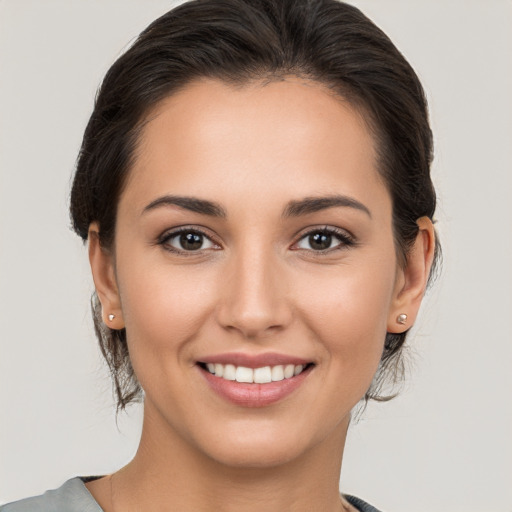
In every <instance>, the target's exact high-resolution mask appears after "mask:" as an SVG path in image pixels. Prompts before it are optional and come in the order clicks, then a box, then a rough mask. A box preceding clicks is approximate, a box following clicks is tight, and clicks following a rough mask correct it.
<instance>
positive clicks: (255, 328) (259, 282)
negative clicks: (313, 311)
mask: <svg viewBox="0 0 512 512" xmlns="http://www.w3.org/2000/svg"><path fill="white" fill-rule="evenodd" d="M228 266H229V268H228V270H227V273H226V282H225V293H224V294H223V297H224V299H223V301H222V304H221V305H220V315H219V320H220V321H221V323H222V324H223V325H224V327H226V328H232V329H236V330H238V331H240V332H241V333H242V334H243V335H244V336H245V337H249V338H254V337H258V336H261V335H265V334H268V333H269V332H270V330H272V331H274V330H276V329H279V328H283V327H284V326H285V325H287V323H288V322H289V320H290V318H291V312H290V310H289V306H288V304H287V303H286V283H285V279H284V276H283V272H282V271H281V272H280V265H279V260H278V256H277V254H276V253H275V251H274V250H273V248H272V247H271V246H270V243H269V241H268V240H266V241H264V242H261V241H260V242H258V241H257V240H255V239H252V240H247V241H246V243H243V244H241V245H240V246H239V247H238V248H237V249H236V250H234V251H233V254H232V255H231V258H230V261H229V263H228ZM280 274H281V275H280Z"/></svg>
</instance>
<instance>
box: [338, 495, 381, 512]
mask: <svg viewBox="0 0 512 512" xmlns="http://www.w3.org/2000/svg"><path fill="white" fill-rule="evenodd" d="M343 497H344V498H345V499H346V500H347V501H348V502H349V503H350V504H351V505H352V506H353V507H355V508H356V510H359V512H379V511H378V510H377V509H376V508H375V507H372V506H371V505H370V504H369V503H366V501H363V500H362V499H361V498H356V497H355V496H350V495H349V494H344V495H343Z"/></svg>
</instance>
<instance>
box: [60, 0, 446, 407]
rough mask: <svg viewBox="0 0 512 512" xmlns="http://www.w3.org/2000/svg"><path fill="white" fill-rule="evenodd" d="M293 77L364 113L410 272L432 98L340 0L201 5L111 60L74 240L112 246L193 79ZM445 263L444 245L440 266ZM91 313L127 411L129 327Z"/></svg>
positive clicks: (380, 392) (396, 352)
mask: <svg viewBox="0 0 512 512" xmlns="http://www.w3.org/2000/svg"><path fill="white" fill-rule="evenodd" d="M286 75H296V76H300V77H305V78H308V79H311V80H314V81H317V82H319V83H321V84H324V85H326V86H328V87H329V88H331V89H332V90H333V91H334V92H336V93H337V94H338V95H339V96H340V97H342V98H344V99H346V100H347V101H349V103H351V104H352V105H353V106H354V107H356V108H357V109H359V110H360V111H361V112H362V114H363V117H364V118H365V119H366V121H367V123H368V125H369V126H370V127H371V130H372V134H373V136H374V139H375V142H376V147H377V152H378V158H379V162H378V171H379V172H380V174H381V176H382V177H383V179H384V182H385V183H386V185H387V187H388V190H389V192H390V195H391V198H392V204H393V229H394V236H395V245H396V250H397V255H398V258H399V262H400V264H401V265H405V264H406V261H407V255H408V251H409V249H410V247H411V245H412V243H413V242H414V240H415V239H416V235H417V233H418V225H417V223H416V221H417V219H418V218H420V217H423V216H427V217H429V218H430V219H432V218H433V216H434V212H435V207H436V195H435V191H434V187H433V184H432V181H431V178H430V164H431V161H432V155H433V152H432V133H431V130H430V126H429V121H428V111H427V102H426V99H425V94H424V91H423V88H422V86H421V84H420V82H419V79H418V77H417V76H416V73H415V72H414V70H413V69H412V67H411V66H410V65H409V64H408V62H407V61H406V60H405V58H404V57H403V56H402V54H401V53H400V52H399V51H398V49H397V48H396V47H395V46H394V45H393V43H392V42H391V41H390V40H389V38H388V37H387V36H386V35H385V34H384V33H383V32H382V31H381V30H380V29H379V28H378V27H377V26H376V25H375V24H374V23H373V22H372V21H370V20H369V19H368V18H367V17H366V16H364V14H362V13H361V12H360V11H359V10H358V9H357V8H356V7H353V6H351V5H348V4H345V3H342V2H340V1H338V0H193V1H190V2H187V3H184V4H181V5H179V6H178V7H176V8H174V9H172V10H171V11H169V12H168V13H166V14H164V15H163V16H161V17H160V18H158V19H157V20H155V21H154V22H153V23H151V24H150V25H149V26H148V27H147V28H146V29H145V30H144V31H143V32H142V33H141V34H140V36H139V37H138V38H137V39H136V41H135V42H134V44H133V45H132V46H131V47H130V48H129V49H128V50H127V51H126V52H125V53H124V54H123V55H122V56H121V57H119V59H118V60H117V61H116V62H115V63H114V64H113V65H112V67H111V68H110V70H109V71H108V72H107V74H106V76H105V78H104V80H103V83H102V85H101V87H100V89H99V91H98V94H97V96H96V102H95V106H94V111H93V113H92V115H91V118H90V120H89V122H88V124H87V127H86V130H85V133H84V138H83V142H82V146H81V149H80V153H79V156H78V159H77V167H76V173H75V176H74V181H73V186H72V191H71V204H70V213H71V219H72V225H73V228H74V230H75V231H76V233H77V234H78V235H79V236H80V237H82V239H83V240H84V241H85V240H87V237H88V229H89V225H90V224H91V222H95V221H96V222H98V223H99V226H100V233H99V237H100V244H101V246H102V247H103V248H104V249H105V250H109V249H110V248H111V247H112V244H113V241H114V237H115V225H116V212H117V205H118V200H119V197H120V194H121V193H122V190H123V185H124V183H125V182H126V177H127V175H128V173H129V171H130V168H131V164H132V162H133V159H134V155H135V150H136V147H137V142H138V137H139V134H140V131H141V129H142V127H143V124H144V121H145V118H146V116H147V115H148V113H149V112H150V111H151V110H152V109H153V108H154V107H155V106H156V105H157V104H158V103H159V102H160V101H161V100H163V99H164V98H166V97H168V96H169V95H172V94H173V93H175V92H176V91H178V90H179V89H180V88H183V87H184V86H186V85H187V84H188V83H190V82H191V81H193V80H195V79H200V78H214V79H219V80H222V81H225V82H227V83H231V84H234V85H244V84H246V83H248V82H253V81H257V80H270V81H272V80H279V79H281V78H282V77H284V76H286ZM439 256H440V252H439V244H436V255H435V260H434V266H433V271H434V270H435V266H436V265H435V263H436V262H437V261H438V260H439ZM431 275H432V273H431ZM92 309H93V318H94V325H95V330H96V334H97V337H98V340H99V344H100V348H101V351H102V354H103V356H104V357H105V359H106V362H107V364H108V367H109V369H110V372H111V376H112V379H113V386H114V391H115V395H116V399H117V408H118V410H122V409H124V408H125V407H126V406H127V405H128V404H129V403H130V402H132V401H138V400H140V399H141V397H142V390H141V388H140V385H139V383H138V381H137V378H136V376H135V374H134V371H133V368H132V366H131V362H130V357H129V353H128V347H127V342H126V332H125V330H124V329H123V330H113V329H110V328H109V327H107V326H106V325H105V324H104V323H103V321H102V318H101V305H100V303H99V300H98V298H97V296H96V294H94V295H93V298H92ZM406 334H407V333H406V332H405V333H402V334H393V333H388V334H387V335H386V339H385V343H384V351H383V354H382V358H381V362H380V365H379V368H378V371H377V373H376V375H375V378H374V380H373V382H372V385H371V386H370V389H368V391H367V393H366V395H365V400H366V401H368V400H370V399H373V400H380V401H383V400H388V399H390V398H392V397H393V396H395V395H393V394H391V395H386V393H384V391H385V390H386V388H387V385H388V384H389V383H391V384H396V383H398V382H399V381H401V380H402V377H403V369H404V365H403V345H404V342H405V339H406Z"/></svg>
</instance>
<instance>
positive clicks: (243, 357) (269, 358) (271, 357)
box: [198, 352, 312, 368]
mask: <svg viewBox="0 0 512 512" xmlns="http://www.w3.org/2000/svg"><path fill="white" fill-rule="evenodd" d="M198 362H199V363H205V364H208V363H214V364H215V363H218V364H232V365H234V366H244V367H246V368H262V367H264V366H277V365H286V364H294V365H299V364H302V365H304V366H305V365H307V364H308V363H312V361H311V360H309V361H308V360H306V359H303V358H301V357H296V356H291V355H287V354H279V353H276V352H266V353H263V354H244V353H241V352H229V353H224V354H212V355H209V356H205V357H203V358H201V359H199V360H198Z"/></svg>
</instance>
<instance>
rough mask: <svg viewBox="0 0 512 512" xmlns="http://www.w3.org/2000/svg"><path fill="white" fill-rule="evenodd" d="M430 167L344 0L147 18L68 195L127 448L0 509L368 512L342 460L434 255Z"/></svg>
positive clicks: (417, 130) (393, 368) (102, 106)
mask: <svg viewBox="0 0 512 512" xmlns="http://www.w3.org/2000/svg"><path fill="white" fill-rule="evenodd" d="M431 153H432V138H431V132H430V128H429V124H428V116H427V110H426V101H425V98H424V94H423V91H422V88H421V85H420V83H419V81H418V79H417V77H416V75H415V73H414V71H413V70H412V69H411V67H410V66H409V65H408V63H407V62H406V61H405V60H404V58H403V57H402V55H401V54H400V53H399V52H398V50H397V49H396V48H395V47H394V46H393V45H392V43H391V42H390V41H389V39H388V38H387V37H386V36H385V35H384V34H383V33H382V32H381V31H380V30H379V29H378V28H377V27H375V26H374V25H373V24H372V23H371V22H370V21H369V20H368V19H367V18H365V17H364V16H363V15H362V14H361V13H360V12H359V11H358V10H357V9H356V8H354V7H351V6H348V5H345V4H342V3H339V2H337V1H335V0H320V1H307V0H300V1H297V0H259V1H256V2H255V1H254V0H251V1H249V0H223V1H220V0H218V1H217V0H208V1H194V2H190V3H187V4H183V5H182V6H179V7H177V8H176V9H174V10H172V11H170V12H169V13H167V14H166V15H164V16H163V17H161V18H160V19H158V20H156V21H155V22H154V23H152V24H151V25H150V26H149V27H148V28H147V29H146V30H145V31H144V32H143V33H142V34H141V35H140V37H139V38H138V40H137V41H136V42H135V44H134V45H133V46H132V47H131V48H130V49H129V50H128V51H127V52H126V53H125V54H124V55H123V56H121V57H120V58H119V59H118V61H117V62H116V63H115V64H114V65H113V66H112V68H111V69H110V70H109V72H108V73H107V75H106V77H105V80H104V82H103V84H102V87H101V90H100V92H99V94H98V97H97V101H96V105H95V109H94V112H93V114H92V116H91V119H90V121H89V124H88V126H87V129H86V132H85V135H84V140H83V144H82V149H81V152H80V156H79V160H78V164H77V171H76V175H75V178H74V183H73V189H72V194H71V215H72V219H73V224H74V227H75V230H76V232H77V233H78V234H79V235H80V236H81V237H82V238H83V239H84V240H87V241H88V246H89V258H90V263H91V269H92V273H93V278H94V282H95V287H96V296H95V298H94V301H93V312H94V318H95V326H96V332H97V335H98V338H99V341H100V347H101V349H102V352H103V354H104V356H105V358H106V360H107V362H108V364H109V367H110V369H111V373H112V376H113V380H114V389H115V391H116V396H117V399H118V408H119V409H123V408H125V407H126V406H127V405H128V404H129V403H130V402H132V401H134V400H138V399H143V400H144V425H143V431H142V436H141V441H140V445H139V449H138V451H137V454H136V455H135V457H134V459H133V460H132V461H131V462H130V463H129V464H128V465H126V466H125V467H124V468H121V469H120V470H119V471H117V472H115V473H113V474H111V475H107V476H103V477H89V478H87V477H81V478H74V479H71V480H69V481H67V482H66V483H65V484H64V485H63V486H62V487H61V488H60V489H58V490H56V491H51V492H48V493H46V494H45V495H43V496H41V497H36V498H30V499H28V500H22V501H21V502H17V503H13V504H10V505H6V506H5V507H2V511H4V512H10V511H17V510H41V509H43V510H44V509H48V510H49V509H51V510H64V509H65V510H104V511H106V512H113V511H120V510H123V511H130V510H180V511H181V510H184V511H185V510H198V511H199V510H226V511H230V510H237V511H240V510H243V511H252V510H265V511H273V510H294V511H306V510H307V511H311V510H319V511H341V510H352V511H353V510H361V511H371V510H375V509H374V508H373V507H371V506H370V505H368V504H366V503H364V502H363V501H362V500H360V499H358V498H354V497H351V496H348V495H340V494H339V489H338V482H339V474H340V470H341V461H342V456H343V449H344V444H345V437H346V432H347V428H348V425H349V422H350V416H351V411H352V410H353V409H354V407H355V406H356V405H357V404H358V403H360V402H361V400H363V401H365V400H366V401H368V400H371V399H376V400H383V399H386V398H388V396H387V395H386V389H385V388H386V383H387V380H389V378H391V379H393V376H394V375H396V372H397V371H399V370H400V362H401V359H400V357H401V350H402V347H403V343H404V341H405V337H406V333H407V331H408V329H409V328H410V327H411V326H412V325H413V324H414V321H415V318H416V315H417V313H418V310H419V307H420V304H421V300H422V297H423V294H424V292H425V288H426V286H427V283H428V280H429V276H430V274H431V270H432V268H433V266H434V262H435V260H436V254H437V244H436V241H435V238H436V236H435V231H434V228H433V224H432V218H433V215H434V211H435V193H434V190H433V187H432V183H431V180H430V174H429V166H430V162H431ZM142 390H143V391H142ZM65 507H66V508H65Z"/></svg>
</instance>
